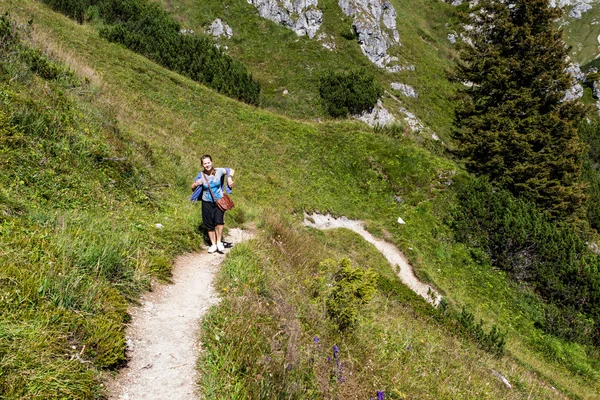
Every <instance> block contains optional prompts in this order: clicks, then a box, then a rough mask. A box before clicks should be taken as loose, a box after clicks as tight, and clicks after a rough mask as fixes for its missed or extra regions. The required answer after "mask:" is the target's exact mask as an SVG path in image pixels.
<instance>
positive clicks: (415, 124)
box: [399, 107, 425, 132]
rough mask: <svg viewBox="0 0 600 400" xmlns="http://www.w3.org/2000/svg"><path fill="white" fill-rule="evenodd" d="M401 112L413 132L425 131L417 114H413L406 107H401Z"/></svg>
mask: <svg viewBox="0 0 600 400" xmlns="http://www.w3.org/2000/svg"><path fill="white" fill-rule="evenodd" d="M399 111H400V112H401V113H402V114H404V115H405V117H404V120H405V121H406V123H407V124H408V126H409V127H410V129H411V130H412V131H413V132H421V131H422V130H423V129H425V126H424V125H423V123H422V122H421V121H420V120H419V118H417V116H416V115H415V114H413V113H411V112H410V111H408V110H407V109H406V108H404V107H400V108H399Z"/></svg>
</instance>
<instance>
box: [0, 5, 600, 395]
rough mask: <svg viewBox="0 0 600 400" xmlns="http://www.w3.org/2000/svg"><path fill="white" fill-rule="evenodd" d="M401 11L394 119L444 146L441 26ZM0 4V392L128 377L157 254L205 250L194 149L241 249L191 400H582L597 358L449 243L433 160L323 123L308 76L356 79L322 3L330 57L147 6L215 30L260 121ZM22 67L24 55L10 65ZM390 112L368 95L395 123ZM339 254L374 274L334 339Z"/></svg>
mask: <svg viewBox="0 0 600 400" xmlns="http://www.w3.org/2000/svg"><path fill="white" fill-rule="evenodd" d="M407 3H410V4H405V3H404V2H399V1H392V4H393V5H394V7H395V9H396V12H397V13H398V15H399V17H398V21H407V23H406V24H400V23H399V24H398V31H399V33H400V38H401V41H402V44H403V45H402V46H401V47H399V48H398V49H397V51H398V53H397V55H398V56H399V58H400V59H401V63H402V64H404V63H406V64H414V65H415V66H416V69H415V70H414V71H403V72H401V73H399V74H401V76H402V77H403V78H405V79H406V80H405V81H403V83H406V84H409V85H411V86H414V87H415V88H416V89H417V90H418V91H419V97H418V98H417V99H409V98H406V99H404V98H403V99H402V104H403V105H404V106H406V107H407V108H408V110H410V111H412V112H414V113H416V114H417V116H418V117H419V118H420V119H421V120H422V121H423V122H424V123H426V124H427V125H428V126H429V127H430V128H431V129H432V130H433V131H435V132H437V133H439V134H440V135H441V136H442V137H443V136H444V135H446V134H447V133H448V132H449V129H450V121H451V117H452V113H451V110H450V109H448V105H449V104H451V101H452V100H451V97H450V95H451V94H452V91H453V89H452V87H453V86H452V84H450V83H448V82H447V81H446V78H445V73H444V71H445V70H446V68H448V67H449V66H450V65H451V61H452V57H454V55H453V50H452V49H451V47H450V46H449V42H447V43H446V41H447V38H446V35H447V31H446V30H447V29H451V28H452V21H453V18H454V17H453V14H452V13H453V10H454V8H452V6H450V5H448V4H445V3H441V2H438V1H436V0H430V1H428V0H411V2H407ZM1 4H2V10H3V11H7V12H8V13H9V15H10V18H11V19H12V20H14V21H18V22H19V23H20V24H21V25H22V26H21V28H20V29H21V31H22V32H23V33H22V40H21V42H22V43H23V46H25V47H24V48H19V49H15V48H10V49H9V50H10V51H8V52H6V53H4V54H3V57H4V58H3V64H2V70H1V71H2V74H1V76H0V89H1V92H0V96H1V102H0V111H1V113H0V124H1V125H0V128H1V129H2V137H1V138H0V168H1V175H0V183H1V184H2V189H1V191H0V232H1V233H0V284H1V286H0V298H1V299H2V302H0V395H2V396H3V397H6V398H8V399H18V398H32V399H34V398H38V399H52V398H73V399H84V398H91V399H94V398H95V399H98V398H103V396H105V393H104V392H103V390H104V389H103V386H102V381H103V379H105V378H106V376H107V375H110V374H113V373H114V372H115V371H117V370H118V368H119V366H122V365H123V363H124V362H125V361H126V360H125V337H124V333H123V328H124V324H125V323H126V322H127V320H128V317H127V314H126V307H127V305H128V304H129V303H131V302H135V299H137V298H138V296H139V294H140V293H141V292H143V291H145V290H147V289H149V284H150V282H151V281H153V280H168V278H169V274H170V270H171V268H172V262H173V259H174V257H175V256H176V255H178V254H183V253H186V252H190V251H203V249H202V237H201V235H200V234H199V233H198V232H197V227H198V224H199V222H200V215H199V210H198V208H197V207H195V206H194V205H192V204H190V202H189V201H188V196H189V185H190V183H191V180H192V178H193V177H194V176H195V175H196V173H197V171H198V170H199V168H200V165H199V157H200V156H201V155H202V154H205V153H210V154H211V155H212V156H213V159H214V160H215V164H217V165H227V166H230V167H233V168H235V169H236V175H237V180H236V188H235V192H234V196H235V200H236V204H237V207H236V208H235V209H234V210H233V211H232V212H230V213H228V216H227V226H228V227H231V226H242V227H243V226H245V225H250V224H252V225H255V226H257V228H258V232H259V237H258V238H257V239H255V240H253V241H251V242H248V243H247V244H243V245H239V246H236V247H234V248H233V250H232V251H231V253H229V255H228V257H227V259H226V261H225V263H224V265H223V267H222V269H221V271H220V277H219V280H218V282H217V283H216V285H215V287H216V288H218V290H219V291H220V293H221V295H222V302H221V303H220V305H219V306H218V307H215V308H213V309H211V311H210V313H209V316H208V317H207V318H206V319H205V321H204V322H203V327H202V329H203V338H204V340H203V344H204V352H203V356H202V358H200V359H199V361H198V368H199V369H200V371H201V372H202V376H203V378H202V379H201V381H200V382H199V383H198V385H199V388H200V390H201V391H202V392H203V393H205V395H206V397H207V398H212V399H224V398H240V399H241V398H297V399H306V398H315V399H320V398H338V399H351V398H357V399H359V398H360V399H365V398H370V397H375V396H377V395H376V393H377V391H384V392H385V394H386V395H385V396H386V397H385V398H388V399H389V398H392V399H401V398H407V399H410V398H428V397H429V398H439V399H463V398H464V399H469V398H472V399H481V398H494V399H499V398H506V399H521V398H522V399H525V398H540V399H562V398H573V399H578V398H581V399H597V398H599V395H598V393H600V384H599V382H600V381H599V380H598V377H599V376H600V361H599V357H598V352H597V349H594V348H593V347H591V346H585V345H581V344H577V343H574V342H567V341H565V340H564V339H559V338H557V337H554V336H552V335H550V334H548V333H546V332H544V331H543V330H542V329H540V327H539V324H536V322H538V321H540V320H542V319H543V307H542V302H541V300H540V299H539V298H538V297H537V296H536V294H535V293H534V292H533V291H532V290H530V289H529V288H527V287H523V286H519V285H517V284H515V283H513V282H512V281H511V280H509V279H508V276H507V274H506V273H505V272H501V271H498V270H496V269H494V268H493V266H492V263H491V262H490V260H489V259H488V258H486V256H485V255H484V254H482V252H481V251H480V250H478V249H476V248H470V247H468V246H467V245H466V244H462V243H459V242H458V241H457V240H456V238H455V233H454V231H453V230H452V227H451V220H452V216H453V215H454V214H453V210H454V209H455V208H456V207H458V206H457V204H458V202H457V193H458V191H459V187H460V186H461V185H468V183H469V182H471V181H472V179H473V178H472V177H471V176H469V175H468V174H466V173H465V172H464V171H463V170H462V168H461V166H460V165H458V164H456V163H455V162H454V161H453V160H451V159H449V158H448V157H446V156H445V152H444V148H443V146H442V144H441V143H440V142H439V141H434V140H429V139H428V138H427V137H424V135H419V134H418V133H414V134H409V133H408V132H409V131H408V130H407V129H404V130H403V129H402V128H390V129H372V128H370V127H368V126H367V125H366V124H363V123H361V122H358V121H354V120H352V119H347V120H333V119H330V118H328V117H325V114H324V111H323V109H321V108H320V107H321V106H320V105H318V102H317V97H316V96H317V93H318V92H317V91H316V90H315V87H314V82H315V79H316V76H315V75H313V74H312V71H324V70H326V69H328V68H333V67H334V66H335V68H343V66H348V65H351V66H363V67H365V68H372V66H370V65H369V62H368V60H366V58H364V56H363V55H362V54H361V52H360V49H359V48H358V45H357V44H356V42H354V41H353V40H346V39H344V38H343V36H342V33H343V29H347V28H346V27H347V24H345V23H343V22H344V21H343V18H341V17H340V15H339V13H337V12H336V10H335V7H334V6H335V5H336V3H335V2H333V1H330V2H324V15H326V16H327V15H329V16H332V18H329V19H326V20H328V21H330V22H328V23H331V24H332V25H331V26H329V27H327V29H328V32H330V34H332V35H334V36H335V38H336V43H337V44H338V49H340V51H339V52H337V53H333V52H329V51H328V50H326V49H324V48H323V47H322V46H321V44H319V43H316V42H314V41H310V40H308V39H307V38H306V37H300V38H298V37H297V36H296V34H295V33H293V32H291V31H288V30H286V28H283V27H280V26H277V25H275V24H274V23H271V22H265V21H263V20H261V19H260V18H259V17H258V16H257V15H254V14H252V13H251V12H250V11H251V6H250V5H249V4H247V2H246V1H235V2H228V3H221V2H212V1H209V2H193V3H192V2H184V1H182V2H175V1H170V2H166V1H165V2H162V3H161V4H163V5H164V6H165V7H166V8H167V9H169V10H171V11H172V12H173V13H175V15H176V16H177V18H178V19H180V20H181V21H184V25H185V26H186V27H189V28H191V29H194V30H197V31H201V30H202V27H204V26H206V24H207V23H208V22H209V21H212V20H213V19H214V18H216V17H222V18H224V19H226V20H227V23H229V24H230V25H231V27H232V29H233V31H234V36H233V38H232V39H230V40H231V41H232V43H228V44H227V45H228V46H229V50H228V52H229V53H230V54H231V55H232V56H233V57H236V58H239V59H241V60H242V61H244V62H245V63H246V64H247V66H248V68H249V69H250V71H251V72H252V73H253V75H254V76H256V77H257V79H258V80H259V81H260V82H261V83H262V84H263V85H264V87H263V98H262V100H261V105H262V107H254V106H250V105H247V104H244V103H241V102H238V101H236V100H232V99H230V98H227V97H225V96H222V95H220V94H218V93H216V92H215V91H213V90H211V89H208V88H207V87H205V86H203V85H200V84H198V83H196V82H194V81H192V80H190V79H188V78H185V77H182V76H181V75H178V74H176V73H174V72H171V71H168V70H166V69H164V68H162V67H160V66H158V65H157V64H155V63H153V62H151V61H149V60H148V59H146V58H144V57H142V56H140V55H137V54H135V53H133V52H131V51H129V50H127V49H126V48H125V47H124V46H122V45H118V44H113V43H109V42H108V41H106V40H104V39H102V38H100V36H99V34H98V29H99V24H100V21H98V20H93V21H91V22H89V23H85V24H77V23H76V22H75V21H73V20H71V19H69V18H67V17H65V16H64V15H62V14H59V13H57V12H54V11H52V10H51V9H50V8H49V7H48V6H46V5H44V4H43V3H42V2H38V1H33V0H3V1H2V3H1ZM182 10H186V12H183V11H182ZM188 11H189V12H188ZM335 16H337V17H335ZM30 20H31V21H32V22H31V26H30V28H28V24H27V21H30ZM446 21H448V23H449V24H450V26H448V27H446V26H445V24H446ZM28 29H31V34H30V35H28V34H27V33H26V31H27V30H28ZM236 32H239V35H238V36H236ZM236 41H237V42H236ZM225 43H227V42H223V44H225ZM274 43H281V45H279V46H274V45H273V44H274ZM31 48H37V49H40V50H41V51H42V53H39V54H38V53H36V54H38V56H30V55H29V56H28V55H27V54H30V52H31V50H27V49H31ZM342 49H343V50H344V51H343V52H342ZM346 50H347V51H346ZM39 59H44V60H48V61H47V62H48V63H49V64H48V65H50V67H46V68H45V69H44V68H41V67H39V65H46V64H44V63H43V62H40V61H39ZM32 60H33V61H32ZM35 60H38V61H36V62H34V61H35ZM315 60H316V61H318V62H316V61H315ZM52 66H54V67H52ZM288 66H289V67H288ZM47 70H51V71H55V72H54V73H50V74H49V73H48V72H47ZM69 70H70V71H73V72H72V73H71V72H68V71H69ZM56 71H58V72H57V73H56ZM373 71H375V73H378V74H379V75H378V78H379V79H381V80H382V81H384V82H388V84H390V83H391V82H393V81H395V79H396V77H395V76H391V75H389V74H387V73H383V72H381V71H380V72H377V69H374V68H373ZM284 88H285V89H288V91H289V92H288V95H285V96H283V89H284ZM396 95H397V93H396ZM396 97H397V96H396ZM394 102H395V101H394V100H393V99H392V98H391V97H386V100H385V104H386V105H387V106H388V107H389V108H390V109H391V108H392V107H391V106H389V104H394ZM394 107H398V106H394ZM403 133H406V134H405V135H403ZM313 211H317V212H321V213H327V212H329V213H331V214H333V215H336V216H341V215H343V216H346V217H348V218H351V219H356V220H362V221H365V223H366V226H367V229H368V230H369V232H371V233H372V234H373V235H375V236H377V237H380V238H385V239H386V240H387V241H388V242H390V243H392V244H394V245H396V246H397V247H398V248H400V249H402V250H403V251H404V252H405V254H406V255H407V257H408V259H409V261H410V262H411V264H412V265H413V267H414V268H415V273H416V274H417V276H419V277H420V278H421V279H423V280H426V281H427V282H429V283H431V284H432V285H433V286H435V287H436V288H437V289H438V290H439V291H440V292H441V293H442V294H443V296H444V298H445V304H446V305H445V306H444V307H446V308H445V309H442V310H435V309H433V308H431V307H430V306H429V305H428V304H427V303H426V302H425V301H424V300H423V299H421V298H420V297H418V296H416V295H415V294H414V293H412V292H411V291H410V290H408V289H407V288H406V287H405V286H404V285H402V284H401V283H400V282H399V281H398V279H397V278H396V275H395V273H394V271H393V269H392V268H391V267H390V265H389V264H388V263H387V262H386V260H385V259H384V258H383V257H382V256H381V255H380V254H379V253H378V252H377V251H376V250H375V249H374V248H373V247H372V246H370V245H368V244H367V243H366V242H364V241H363V240H362V239H361V238H360V237H359V236H357V235H356V234H354V233H352V232H349V231H346V230H334V231H326V232H321V231H318V230H314V229H309V228H306V227H303V226H302V221H303V219H304V212H313ZM398 217H401V218H402V219H403V220H405V221H406V222H407V223H406V224H405V225H400V224H398V222H397V221H398ZM156 224H161V226H163V228H158V227H157V225H156ZM344 258H345V259H347V260H348V262H349V264H350V265H352V266H354V267H360V268H370V269H371V270H372V271H373V273H374V274H375V276H376V283H375V285H374V289H373V293H372V295H373V296H372V300H371V301H370V302H369V303H367V304H364V305H362V306H361V307H360V308H359V311H357V313H358V321H359V323H358V324H357V326H356V327H355V328H354V329H353V330H350V331H347V332H340V330H339V329H337V326H336V324H335V322H334V321H335V320H334V319H332V318H331V316H330V315H329V314H328V313H327V311H326V308H327V298H328V297H327V296H328V292H327V290H328V287H330V285H332V284H334V282H335V279H334V278H335V276H336V274H337V273H339V267H340V265H342V264H344V262H343V261H340V260H342V259H344ZM328 285H329V286H328ZM461 318H462V319H461ZM480 318H481V319H482V325H481V326H480V328H481V329H482V331H483V332H485V333H486V334H487V333H488V332H491V329H492V327H493V326H495V327H497V328H499V329H500V331H501V333H502V334H504V335H505V337H506V345H505V349H504V352H503V353H501V354H495V353H494V352H492V351H490V349H489V348H488V347H486V345H485V343H483V341H482V340H480V339H478V337H477V329H476V328H475V326H477V321H478V320H479V319H480ZM465 321H466V322H465ZM468 321H471V322H470V324H469V323H468ZM486 337H488V336H486ZM480 338H481V337H480ZM334 346H335V347H336V348H337V349H338V350H337V352H335V353H334V352H333V347H334ZM498 375H502V376H504V377H506V378H507V379H508V381H509V382H510V383H511V386H512V388H511V389H508V388H507V386H506V385H505V384H504V383H502V381H501V380H500V379H499V378H498ZM342 378H343V379H342Z"/></svg>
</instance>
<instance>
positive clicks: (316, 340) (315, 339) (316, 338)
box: [313, 336, 319, 344]
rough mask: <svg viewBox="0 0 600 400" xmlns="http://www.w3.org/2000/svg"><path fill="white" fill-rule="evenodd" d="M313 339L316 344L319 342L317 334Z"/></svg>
mask: <svg viewBox="0 0 600 400" xmlns="http://www.w3.org/2000/svg"><path fill="white" fill-rule="evenodd" d="M313 340H314V341H315V343H317V344H318V343H319V337H318V336H315V337H314V339H313Z"/></svg>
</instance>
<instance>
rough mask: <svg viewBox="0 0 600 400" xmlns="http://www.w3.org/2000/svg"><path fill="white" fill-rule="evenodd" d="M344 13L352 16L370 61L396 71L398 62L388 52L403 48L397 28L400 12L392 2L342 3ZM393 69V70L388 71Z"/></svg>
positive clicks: (363, 0)
mask: <svg viewBox="0 0 600 400" xmlns="http://www.w3.org/2000/svg"><path fill="white" fill-rule="evenodd" d="M338 4H339V6H340V8H341V9H342V12H343V13H344V14H346V15H347V16H349V17H352V19H353V22H352V28H353V29H354V32H356V36H357V39H358V43H359V45H360V48H361V49H362V52H363V54H364V55H365V56H367V58H368V59H369V60H370V61H371V62H372V63H374V64H375V65H377V66H378V67H379V68H392V69H393V66H390V65H389V64H390V63H392V62H394V61H397V59H395V58H394V57H390V56H389V55H388V54H387V51H388V49H389V48H390V47H392V46H394V45H400V34H399V33H398V30H397V29H396V10H395V9H394V7H393V6H392V5H391V3H390V2H388V1H381V0H339V2H338ZM388 70H389V69H388Z"/></svg>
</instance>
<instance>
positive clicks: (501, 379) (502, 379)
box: [492, 369, 512, 389]
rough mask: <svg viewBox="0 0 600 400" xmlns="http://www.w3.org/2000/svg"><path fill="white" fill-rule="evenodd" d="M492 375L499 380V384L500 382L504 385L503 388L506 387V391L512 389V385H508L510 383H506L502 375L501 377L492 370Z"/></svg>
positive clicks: (506, 380)
mask: <svg viewBox="0 0 600 400" xmlns="http://www.w3.org/2000/svg"><path fill="white" fill-rule="evenodd" d="M492 375H494V377H496V378H497V379H498V380H500V382H502V383H503V384H504V386H506V388H507V389H512V385H511V384H510V382H509V381H508V379H506V378H505V377H504V375H502V374H501V373H500V372H498V371H496V370H495V369H493V370H492Z"/></svg>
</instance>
